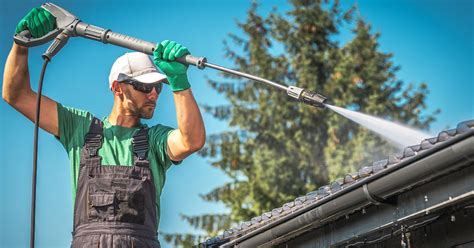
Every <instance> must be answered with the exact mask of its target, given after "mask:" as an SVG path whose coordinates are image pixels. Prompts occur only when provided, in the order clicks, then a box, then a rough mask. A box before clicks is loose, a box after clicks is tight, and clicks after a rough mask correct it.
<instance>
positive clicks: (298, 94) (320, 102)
mask: <svg viewBox="0 0 474 248" xmlns="http://www.w3.org/2000/svg"><path fill="white" fill-rule="evenodd" d="M286 93H287V94H288V95H289V96H291V97H293V98H296V99H298V100H299V101H302V102H304V103H306V104H309V105H311V106H315V107H318V108H326V105H325V102H326V100H327V98H326V97H325V96H323V95H321V94H318V93H317V92H312V91H309V90H305V89H303V88H299V87H296V86H289V87H288V89H287V91H286Z"/></svg>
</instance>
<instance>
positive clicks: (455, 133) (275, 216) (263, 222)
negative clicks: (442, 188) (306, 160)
mask: <svg viewBox="0 0 474 248" xmlns="http://www.w3.org/2000/svg"><path fill="white" fill-rule="evenodd" d="M473 134H474V120H468V121H464V122H461V123H459V124H458V125H457V128H454V129H450V130H445V131H442V132H440V133H439V134H438V135H437V136H436V137H432V138H428V139H424V140H422V141H421V142H420V144H417V145H412V146H408V147H406V148H404V149H403V151H402V152H401V153H398V154H393V155H390V156H388V157H387V158H386V159H383V160H380V161H376V162H373V163H372V165H370V166H364V167H362V168H361V169H359V171H357V172H354V173H350V174H348V175H346V176H345V177H344V178H340V179H336V180H335V181H334V182H332V183H330V184H329V185H324V186H322V187H320V188H319V189H318V190H316V191H312V192H309V193H307V194H306V195H305V196H301V197H298V198H296V199H295V200H293V201H291V202H288V203H285V204H284V205H283V206H281V207H278V208H275V209H273V210H272V211H269V212H266V213H263V214H262V215H260V216H256V217H254V218H252V219H251V220H249V221H246V222H243V223H240V224H239V225H237V226H236V227H234V228H231V229H229V230H226V231H224V232H223V233H222V234H221V235H219V236H217V237H214V238H211V239H208V240H206V241H205V242H203V243H202V244H201V246H206V247H217V246H220V245H223V244H226V243H229V242H230V243H232V242H236V240H238V239H242V237H244V236H252V235H256V234H258V233H261V232H264V231H265V230H268V229H271V228H272V227H274V226H276V225H279V224H281V223H283V222H285V221H288V220H289V219H292V218H295V217H296V216H298V215H301V214H303V213H305V212H308V211H310V210H311V209H314V208H315V206H317V205H320V204H322V203H326V202H328V201H333V200H334V199H336V198H338V197H341V195H342V194H340V193H343V191H344V193H345V192H349V190H353V189H354V188H357V187H362V184H361V182H362V181H363V182H362V183H364V184H365V186H364V187H366V186H367V182H369V181H370V180H372V179H374V180H375V179H377V178H380V177H381V176H382V175H387V174H390V173H392V172H393V171H395V169H397V168H399V167H402V166H406V165H407V164H410V163H413V162H414V161H417V160H420V159H422V158H424V157H426V156H429V155H430V154H432V153H436V152H437V151H439V150H440V149H443V148H445V147H447V146H450V145H452V143H455V142H458V140H461V139H462V138H465V137H472V136H473ZM467 149H471V150H472V148H467ZM423 180H424V179H423ZM366 190H367V189H364V191H366ZM359 193H360V192H359ZM364 193H367V194H366V198H367V197H368V198H369V200H370V199H371V200H370V201H371V202H372V203H377V201H378V200H380V201H383V199H381V198H377V197H374V198H373V197H372V196H371V195H372V194H370V193H368V190H367V192H364Z"/></svg>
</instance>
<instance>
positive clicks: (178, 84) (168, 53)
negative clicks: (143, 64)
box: [153, 40, 191, 92]
mask: <svg viewBox="0 0 474 248" xmlns="http://www.w3.org/2000/svg"><path fill="white" fill-rule="evenodd" d="M186 54H190V53H189V51H188V49H187V48H186V47H184V46H182V45H181V44H178V43H176V42H174V41H169V40H164V41H162V42H161V43H159V44H158V45H156V49H155V51H154V52H153V63H154V64H155V65H156V66H158V68H160V70H161V71H163V73H165V74H166V76H167V77H168V81H169V83H170V86H171V90H172V91H173V92H177V91H183V90H186V89H189V88H190V87H191V85H189V81H188V75H187V73H186V72H187V70H188V65H183V64H181V63H179V62H176V61H174V60H175V59H176V58H180V57H182V56H184V55H186Z"/></svg>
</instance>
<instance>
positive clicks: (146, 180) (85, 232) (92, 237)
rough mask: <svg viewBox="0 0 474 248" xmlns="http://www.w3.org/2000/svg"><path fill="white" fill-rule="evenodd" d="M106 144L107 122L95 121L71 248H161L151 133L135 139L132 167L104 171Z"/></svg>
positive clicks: (144, 132)
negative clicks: (150, 156)
mask: <svg viewBox="0 0 474 248" xmlns="http://www.w3.org/2000/svg"><path fill="white" fill-rule="evenodd" d="M102 139H103V123H102V122H101V121H100V120H99V119H97V118H94V119H93V121H92V123H91V126H90V129H89V132H88V133H87V134H86V136H85V142H84V146H83V147H82V150H81V162H80V168H79V178H78V183H77V193H76V202H75V206H74V230H73V233H72V234H73V240H72V245H71V247H73V248H79V247H81V248H82V247H100V248H106V247H152V248H159V247H160V244H159V241H158V239H157V231H158V230H157V223H156V208H155V197H156V196H155V190H156V189H155V185H154V184H153V178H152V174H151V170H150V164H149V161H148V159H147V152H148V129H147V128H146V127H145V128H141V129H140V130H138V131H137V132H136V133H135V135H134V136H133V141H132V145H133V154H134V165H133V166H123V165H115V166H102V165H101V159H102V158H101V157H100V156H99V154H98V151H99V149H100V148H101V146H102Z"/></svg>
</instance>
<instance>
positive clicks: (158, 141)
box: [57, 103, 174, 224]
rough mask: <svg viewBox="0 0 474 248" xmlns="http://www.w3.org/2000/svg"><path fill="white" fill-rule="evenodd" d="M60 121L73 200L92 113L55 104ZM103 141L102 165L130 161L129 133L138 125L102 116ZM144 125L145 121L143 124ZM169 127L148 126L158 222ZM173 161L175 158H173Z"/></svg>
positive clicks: (130, 145)
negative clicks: (115, 123) (116, 123)
mask: <svg viewBox="0 0 474 248" xmlns="http://www.w3.org/2000/svg"><path fill="white" fill-rule="evenodd" d="M57 106H58V107H57V109H58V122H59V136H60V137H59V140H60V142H61V144H62V145H63V146H64V148H65V149H66V151H67V153H68V156H69V160H70V162H71V181H72V196H73V202H74V201H75V196H76V189H77V180H78V176H79V167H80V165H79V162H80V159H81V149H82V146H83V145H84V136H85V135H86V133H87V132H88V131H89V127H90V124H91V122H92V119H93V117H94V116H93V115H92V114H91V113H90V112H87V111H83V110H79V109H75V108H70V107H65V106H63V105H61V104H59V103H58V104H57ZM102 122H103V123H104V128H103V130H104V131H103V134H104V139H103V144H102V147H101V148H100V150H99V155H100V156H101V157H102V165H128V166H132V165H133V155H132V154H133V152H132V137H133V134H134V133H135V132H136V131H137V130H138V129H140V127H141V126H139V127H134V128H127V127H121V126H113V125H111V124H110V123H109V121H108V120H107V118H106V117H105V118H103V119H102ZM145 126H146V125H145ZM172 130H173V128H171V127H167V126H163V125H160V124H158V125H155V126H152V127H151V128H149V129H148V146H149V150H148V160H149V161H150V169H151V173H152V175H153V181H154V184H155V188H156V218H157V224H159V223H160V196H161V192H162V190H163V186H164V184H165V179H166V170H167V169H169V168H170V166H171V164H172V161H171V160H170V158H169V157H168V154H167V153H166V148H167V140H168V135H169V133H170V132H171V131H172ZM173 163H174V162H173Z"/></svg>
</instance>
